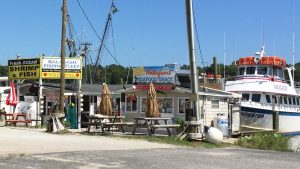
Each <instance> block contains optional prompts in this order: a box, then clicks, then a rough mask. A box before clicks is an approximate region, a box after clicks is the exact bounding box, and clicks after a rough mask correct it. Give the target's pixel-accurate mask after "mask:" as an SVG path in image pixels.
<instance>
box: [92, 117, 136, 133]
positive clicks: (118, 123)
mask: <svg viewBox="0 0 300 169" xmlns="http://www.w3.org/2000/svg"><path fill="white" fill-rule="evenodd" d="M87 118H88V123H87V126H88V133H90V130H91V127H92V126H95V127H96V129H97V128H101V132H102V133H104V132H105V129H107V130H108V131H110V129H111V128H113V127H116V128H118V129H121V131H122V132H123V133H125V130H124V126H128V125H133V123H130V122H125V116H98V115H91V116H88V117H87Z"/></svg>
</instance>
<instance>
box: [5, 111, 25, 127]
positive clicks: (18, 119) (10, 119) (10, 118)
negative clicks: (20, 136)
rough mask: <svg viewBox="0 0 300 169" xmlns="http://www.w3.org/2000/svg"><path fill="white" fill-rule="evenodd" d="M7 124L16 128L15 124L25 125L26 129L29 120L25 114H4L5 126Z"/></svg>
mask: <svg viewBox="0 0 300 169" xmlns="http://www.w3.org/2000/svg"><path fill="white" fill-rule="evenodd" d="M8 123H10V124H12V125H13V126H16V125H17V123H25V125H26V127H27V126H28V123H31V119H30V118H29V115H28V114H27V113H6V114H5V125H8Z"/></svg>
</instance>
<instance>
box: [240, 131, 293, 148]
mask: <svg viewBox="0 0 300 169" xmlns="http://www.w3.org/2000/svg"><path fill="white" fill-rule="evenodd" d="M289 142H290V137H287V136H284V135H282V134H277V133H275V134H274V133H258V134H254V135H251V136H245V137H240V138H239V139H238V141H237V142H236V144H237V145H239V146H242V147H247V148H253V149H262V150H275V151H292V150H291V147H290V146H289Z"/></svg>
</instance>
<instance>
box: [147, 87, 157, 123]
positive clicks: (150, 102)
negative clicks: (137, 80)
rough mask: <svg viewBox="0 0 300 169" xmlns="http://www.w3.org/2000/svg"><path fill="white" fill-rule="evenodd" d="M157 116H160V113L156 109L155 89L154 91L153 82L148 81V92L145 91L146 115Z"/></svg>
mask: <svg viewBox="0 0 300 169" xmlns="http://www.w3.org/2000/svg"><path fill="white" fill-rule="evenodd" d="M159 116H160V113H159V110H158V104H157V99H156V91H155V88H154V85H153V83H150V84H149V89H148V93H147V111H146V117H159Z"/></svg>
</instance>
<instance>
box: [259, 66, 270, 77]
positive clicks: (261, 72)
mask: <svg viewBox="0 0 300 169" xmlns="http://www.w3.org/2000/svg"><path fill="white" fill-rule="evenodd" d="M267 73H268V68H267V67H258V68H257V74H258V75H267Z"/></svg>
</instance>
